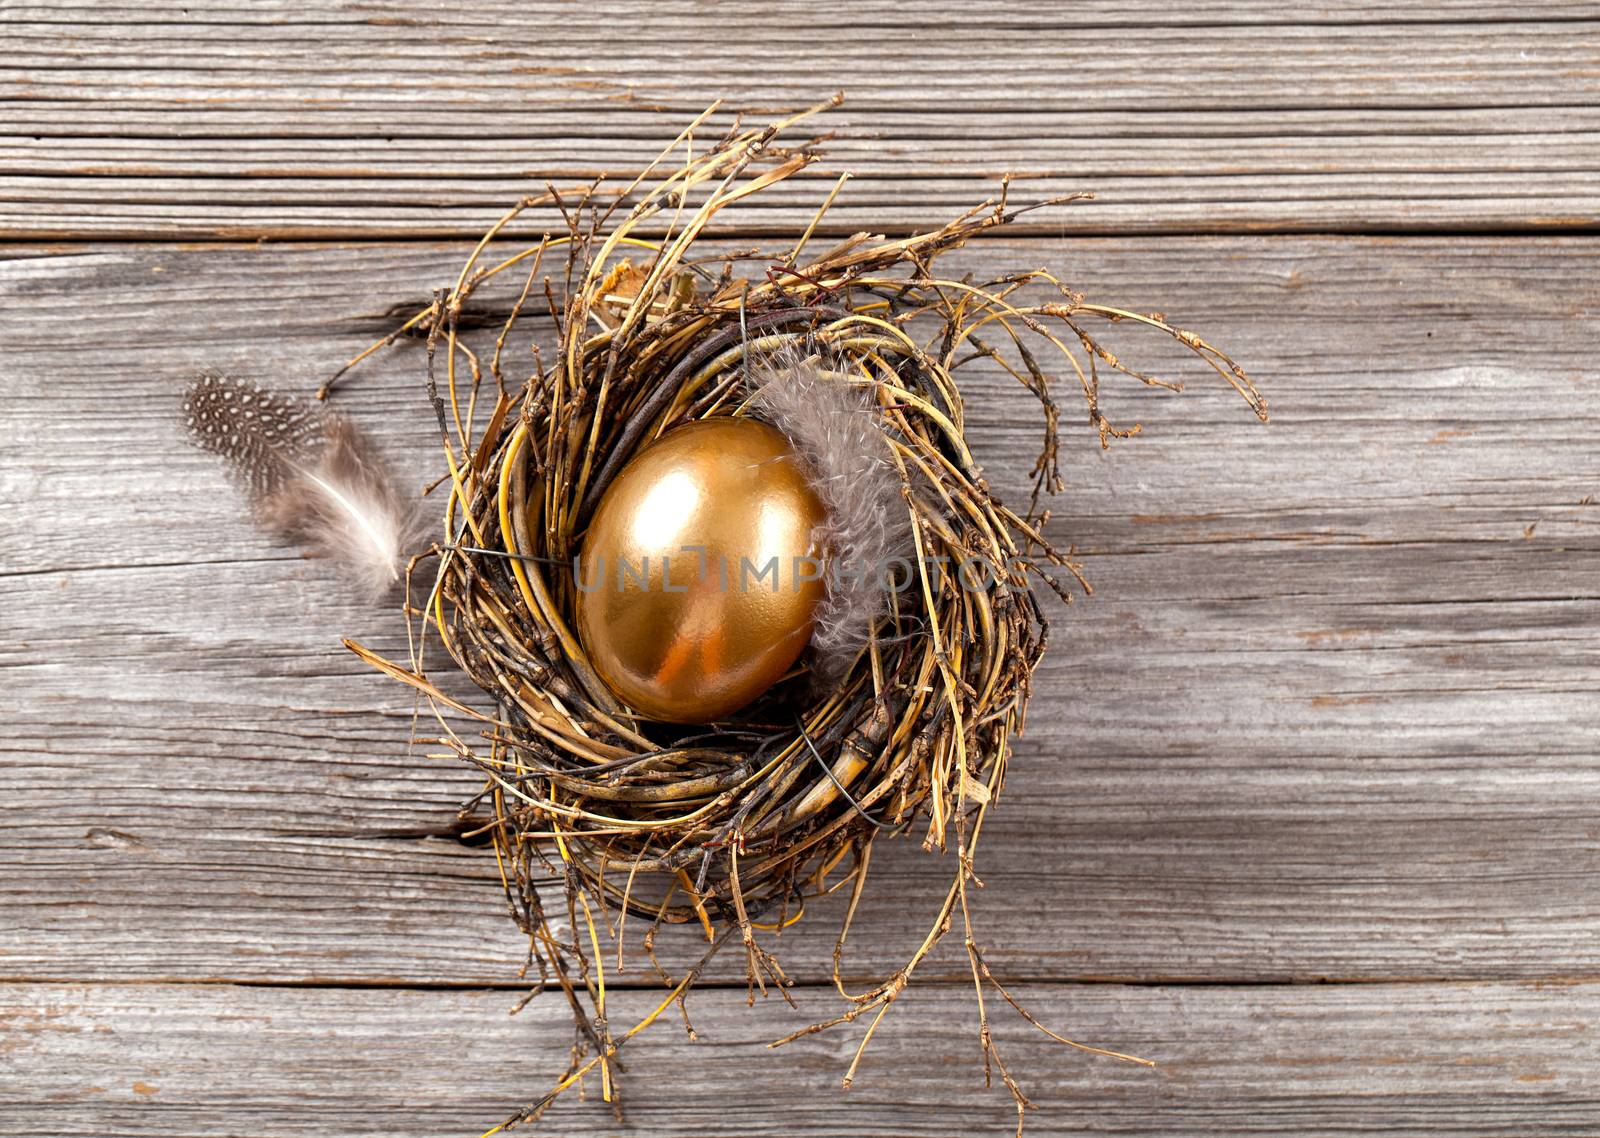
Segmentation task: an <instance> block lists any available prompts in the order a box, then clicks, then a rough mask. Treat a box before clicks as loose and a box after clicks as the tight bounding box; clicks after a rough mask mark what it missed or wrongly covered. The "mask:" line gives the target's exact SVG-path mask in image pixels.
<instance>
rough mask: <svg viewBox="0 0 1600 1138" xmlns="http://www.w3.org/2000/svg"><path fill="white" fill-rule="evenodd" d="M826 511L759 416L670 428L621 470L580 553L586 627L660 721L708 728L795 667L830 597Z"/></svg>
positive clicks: (621, 680) (631, 701)
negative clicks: (822, 544)
mask: <svg viewBox="0 0 1600 1138" xmlns="http://www.w3.org/2000/svg"><path fill="white" fill-rule="evenodd" d="M825 517H826V514H825V512H824V510H823V506H822V503H821V502H820V501H818V499H817V496H816V494H815V493H814V492H813V491H812V489H811V486H810V484H809V483H808V482H807V481H806V474H805V469H804V467H803V466H802V465H801V460H800V458H799V456H798V455H797V454H796V453H795V451H794V448H793V447H792V446H790V444H789V440H788V439H787V438H785V437H784V435H783V434H782V433H781V432H780V431H778V430H776V429H775V428H773V427H771V426H768V425H767V424H766V423H762V422H758V421H756V420H754V419H733V418H726V417H719V418H713V419H704V420H700V421H698V422H694V423H689V424H687V425H685V426H682V427H678V428H676V429H674V430H671V431H669V432H667V433H666V434H665V435H663V436H662V437H661V438H660V439H658V440H657V441H656V442H654V443H652V444H650V445H649V446H647V447H645V448H644V449H643V450H641V451H640V452H639V453H638V454H637V455H635V456H634V457H633V459H632V460H630V461H629V462H628V464H627V465H626V466H624V467H623V468H622V470H621V471H620V472H619V473H618V474H617V477H616V480H615V481H613V482H612V484H611V485H610V486H609V487H608V488H607V489H606V491H605V493H604V494H603V495H602V496H601V498H600V503H599V505H598V506H597V507H596V508H595V512H594V517H593V519H592V520H591V521H590V523H589V528H588V532H587V534H586V535H585V536H584V539H583V547H582V550H581V552H580V554H579V557H578V564H577V566H576V573H577V581H576V585H577V594H576V595H577V616H578V635H579V636H580V637H581V638H582V640H583V645H584V648H585V649H586V650H587V652H588V655H589V661H590V663H591V664H592V665H593V666H594V670H595V672H596V673H597V674H598V675H599V676H600V678H601V679H602V680H604V681H605V682H606V683H607V684H608V685H609V686H610V688H611V690H612V691H613V692H615V693H616V695H617V696H618V698H620V699H621V700H622V702H623V703H625V704H626V705H628V706H629V707H631V708H632V709H633V710H634V711H637V712H639V713H640V714H642V715H645V716H648V717H649V718H651V719H658V720H664V721H667V722H671V723H708V722H710V721H712V720H715V719H720V718H723V717H724V716H726V715H728V714H729V713H730V712H734V711H737V710H738V709H739V708H741V707H743V706H745V705H746V704H747V703H749V702H750V701H751V700H753V699H755V698H756V697H757V696H759V695H760V694H761V693H762V692H764V691H766V690H767V689H768V688H769V687H771V686H772V685H773V684H774V683H775V682H776V681H777V680H778V679H779V678H780V677H782V676H783V674H784V673H785V672H787V671H788V670H789V668H790V667H791V666H793V664H794V662H795V661H796V660H797V659H798V658H799V656H800V654H801V653H802V652H803V651H805V648H806V645H807V644H808V643H809V642H810V639H811V630H812V622H813V619H814V617H815V614H816V608H817V604H818V602H820V601H821V599H822V593H823V584H822V561H821V552H820V551H819V550H818V549H817V548H816V544H815V542H814V540H813V533H814V532H815V531H816V528H817V526H818V525H819V524H821V523H822V522H823V521H824V519H825Z"/></svg>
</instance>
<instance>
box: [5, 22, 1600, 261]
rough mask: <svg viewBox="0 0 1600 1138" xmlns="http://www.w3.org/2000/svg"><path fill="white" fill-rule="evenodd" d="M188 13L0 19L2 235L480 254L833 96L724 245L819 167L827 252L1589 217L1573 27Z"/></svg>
mask: <svg viewBox="0 0 1600 1138" xmlns="http://www.w3.org/2000/svg"><path fill="white" fill-rule="evenodd" d="M185 12H187V13H188V14H187V15H180V14H177V13H175V12H168V13H167V14H165V15H163V14H160V13H159V12H157V13H150V12H145V11H142V10H140V9H137V8H116V7H106V6H102V5H96V4H89V5H81V4H71V3H62V4H30V5H22V6H15V7H13V8H11V9H9V10H8V11H7V12H5V13H3V14H0V59H4V60H6V61H7V63H8V69H7V74H6V77H5V79H3V80H0V82H3V83H4V86H3V87H0V95H3V97H4V98H5V100H6V107H7V112H8V113H7V115H6V121H5V122H4V123H0V230H5V229H10V230H13V231H15V232H16V233H17V234H18V235H21V236H29V237H41V238H51V239H54V238H61V237H82V236H85V235H94V236H99V237H106V238H112V237H137V238H163V239H171V240H185V239H195V238H216V237H226V238H244V239H253V238H257V237H261V236H268V237H274V238H284V237H307V236H313V237H347V236H352V235H360V236H365V237H418V236H435V237H437V236H458V237H471V236H476V235H477V234H478V233H480V232H482V231H483V229H485V228H486V227H487V226H488V225H489V223H490V222H491V221H492V220H493V219H494V218H495V217H496V216H497V215H498V214H499V212H500V211H501V209H502V208H503V206H504V203H505V202H506V201H508V200H514V199H515V198H516V197H517V196H519V195H520V194H521V193H523V192H525V191H526V189H527V187H528V186H529V185H538V184H540V183H541V182H542V181H544V180H545V179H552V180H554V181H556V182H558V183H561V184H567V185H571V184H576V183H578V182H580V181H587V180H588V179H590V178H593V177H596V176H598V175H600V174H604V173H610V174H612V175H613V176H622V177H626V176H628V175H630V174H631V172H632V171H633V170H634V169H636V168H638V166H639V165H640V164H641V163H642V162H643V161H644V160H645V159H647V158H648V157H650V156H653V154H654V153H655V151H656V149H657V148H658V146H659V145H660V140H661V139H664V138H671V137H672V136H673V135H675V134H676V133H677V131H678V129H679V127H680V125H681V123H682V122H683V121H684V119H685V118H686V117H687V116H689V115H692V114H694V113H696V112H698V111H700V110H701V109H703V108H704V107H705V106H706V105H708V104H709V103H710V102H711V101H712V100H714V99H718V98H724V99H727V100H729V101H730V102H731V103H732V104H735V105H740V106H771V105H796V104H807V103H811V102H814V101H816V100H818V99H820V98H823V97H826V96H827V95H829V94H831V93H832V92H833V91H834V90H836V89H840V90H844V91H846V93H847V99H848V101H847V105H846V106H845V108H844V109H843V110H841V111H840V112H838V113H837V114H836V115H834V116H832V118H831V119H830V121H828V122H827V123H826V124H825V125H824V126H823V127H822V129H825V130H827V131H829V132H832V133H835V134H836V135H837V137H836V138H835V139H834V140H833V141H832V143H831V144H830V152H831V159H830V161H828V162H827V163H824V164H823V165H821V166H819V167H818V168H817V169H815V170H814V171H812V172H809V173H808V174H807V175H805V176H803V177H801V178H798V179H796V180H795V181H794V182H793V183H791V184H790V185H788V186H785V187H779V188H778V189H777V190H776V191H774V192H772V193H770V194H764V195H762V198H761V199H760V204H759V205H758V206H757V207H756V208H754V209H752V210H750V211H747V213H746V214H745V217H744V224H745V225H746V226H748V227H750V228H752V229H756V230H759V231H764V232H782V231H786V230H789V229H793V228H794V227H795V226H797V225H801V224H804V222H805V221H806V220H807V219H808V218H809V215H810V214H811V212H812V210H813V208H814V204H815V202H816V200H817V198H818V197H819V196H820V194H821V193H822V192H823V191H824V187H825V186H826V185H827V184H828V183H829V182H831V181H832V179H833V178H835V177H836V176H837V174H838V172H839V171H840V170H850V171H851V172H853V173H854V174H855V175H856V177H857V184H856V185H855V186H854V187H853V189H852V191H851V193H850V194H848V195H846V196H845V198H844V199H843V200H842V201H841V203H840V205H839V208H838V209H837V210H836V211H835V212H834V213H833V215H832V217H831V219H830V221H829V226H830V228H832V229H835V230H839V229H844V230H854V229H856V228H863V227H872V228H890V229H912V228H915V227H917V226H919V225H925V224H927V223H928V222H929V221H930V219H932V218H936V217H942V216H944V215H945V214H948V213H951V212H954V211H959V210H962V209H965V208H966V207H967V206H969V205H970V204H972V203H973V202H975V201H978V200H981V199H982V198H984V197H985V196H987V195H988V194H989V193H991V192H993V190H994V188H995V184H996V182H997V180H998V177H999V175H1000V174H1001V173H1005V172H1010V173H1012V174H1013V175H1015V176H1016V179H1017V191H1018V192H1019V193H1020V194H1024V195H1028V196H1033V197H1047V196H1052V195H1054V194H1057V193H1062V192H1066V191H1080V190H1081V191H1092V192H1094V193H1095V194H1097V198H1096V200H1095V201H1093V202H1090V203H1084V204H1080V205H1079V206H1077V207H1075V208H1074V209H1073V210H1072V211H1070V213H1068V214H1066V215H1064V216H1062V217H1061V218H1059V219H1053V220H1051V221H1049V222H1044V221H1042V220H1038V219H1034V220H1031V221H1030V222H1029V228H1030V229H1032V230H1033V231H1035V232H1038V233H1040V234H1060V233H1106V232H1115V233H1131V232H1196V231H1205V232H1217V231H1244V232H1255V231H1260V230H1263V229H1272V230H1278V231H1284V230H1312V231H1319V232H1330V231H1351V232H1360V231H1368V230H1371V229H1374V228H1377V229H1385V230H1393V231H1413V230H1437V229H1455V230H1459V229H1462V228H1471V229H1485V228H1494V229H1561V228H1593V227H1594V226H1596V225H1597V224H1600V178H1597V174H1600V111H1597V110H1596V106H1597V103H1600V68H1597V66H1596V61H1597V60H1600V7H1597V6H1595V5H1565V4H1563V5H1557V4H1548V5H1546V4H1524V5H1510V6H1493V5H1482V4H1471V3H1465V4H1427V5H1404V6H1401V7H1399V8H1396V9H1393V10H1390V9H1383V8H1379V7H1378V6H1375V5H1366V4H1341V5H1317V6H1313V7H1307V8H1305V9H1301V8H1298V7H1296V8H1289V7H1287V6H1283V5H1271V4H1254V5H1241V6H1237V7H1236V6H1233V5H1222V4H1203V5H1194V6H1185V7H1184V10H1183V11H1181V12H1177V11H1174V10H1173V6H1172V5H1167V4H1150V3H1144V4H1110V3H1105V4H1073V5H1072V6H1071V7H1070V10H1067V9H1063V10H1057V9H1056V8H1055V7H1054V6H1052V5H1049V4H1038V3H1031V2H1030V3H1014V4H1005V5H994V4H984V5H982V6H981V8H978V9H974V8H973V6H972V5H969V4H963V3H955V2H951V0H938V2H934V3H928V4H920V5H918V6H917V15H916V18H915V24H914V26H910V27H901V26H900V24H901V23H903V21H904V19H905V15H904V12H905V10H904V7H903V6H902V5H898V4H888V5H885V4H876V5H862V4H857V3H853V2H851V3H828V4H806V5H792V6H773V5H737V6H734V5H720V6H713V5H703V4H694V3H671V4H642V5H629V6H627V8H626V10H624V11H617V10H614V9H613V8H612V7H610V6H605V5H575V6H567V5H562V6H552V5H548V4H498V5H483V4H461V3H450V4H440V5H429V6H428V7H427V8H426V9H423V10H419V11H414V12H408V13H402V12H399V11H396V10H393V9H392V6H390V5H388V4H376V3H344V4H331V5H326V6H320V7H318V8H317V9H316V10H310V9H307V7H306V6H304V5H301V4H297V3H290V2H287V0H274V2H272V3H257V4H252V5H248V6H219V7H216V8H214V9H208V10H205V11H202V10H200V9H194V8H191V9H186V10H185ZM1374 21H1376V23H1374ZM839 25H849V26H850V27H853V28H854V29H855V30H854V31H853V32H852V31H849V30H845V29H844V28H838V30H835V28H837V27H838V26H839ZM718 121H719V123H721V122H725V121H726V120H725V119H722V120H718Z"/></svg>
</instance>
